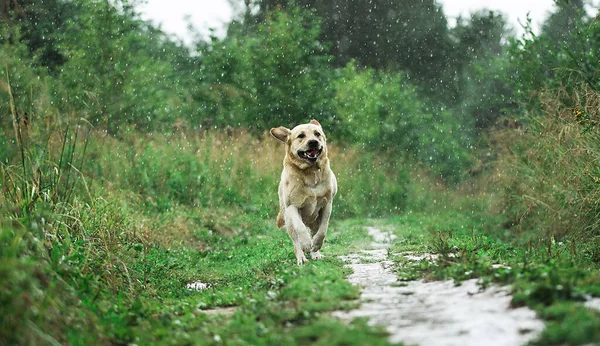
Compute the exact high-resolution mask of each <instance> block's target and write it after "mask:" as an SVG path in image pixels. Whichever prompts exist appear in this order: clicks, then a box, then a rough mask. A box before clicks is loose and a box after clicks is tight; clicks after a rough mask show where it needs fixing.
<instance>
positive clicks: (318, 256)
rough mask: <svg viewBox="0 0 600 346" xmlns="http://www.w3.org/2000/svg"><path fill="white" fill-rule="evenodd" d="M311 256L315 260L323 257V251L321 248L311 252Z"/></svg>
mask: <svg viewBox="0 0 600 346" xmlns="http://www.w3.org/2000/svg"><path fill="white" fill-rule="evenodd" d="M310 256H311V257H312V259H314V260H319V259H321V258H323V255H321V252H320V251H319V250H317V251H316V252H311V253H310Z"/></svg>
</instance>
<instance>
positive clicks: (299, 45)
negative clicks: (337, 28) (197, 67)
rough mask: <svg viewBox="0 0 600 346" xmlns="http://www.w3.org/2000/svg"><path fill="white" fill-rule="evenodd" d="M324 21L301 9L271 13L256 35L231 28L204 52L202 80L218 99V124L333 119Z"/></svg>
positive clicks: (262, 125)
mask: <svg viewBox="0 0 600 346" xmlns="http://www.w3.org/2000/svg"><path fill="white" fill-rule="evenodd" d="M318 35H319V21H318V19H317V18H316V17H315V16H314V15H312V14H311V13H310V12H308V11H302V10H300V9H298V8H295V9H293V10H290V11H289V12H284V11H274V12H272V13H269V15H268V16H267V18H266V20H265V22H264V23H261V24H259V25H258V26H257V27H256V28H255V30H253V31H251V32H250V33H248V32H247V28H246V27H244V26H241V25H238V26H235V25H232V26H231V27H230V32H229V35H228V36H227V37H226V38H225V39H224V40H222V41H218V40H216V39H215V40H214V41H213V42H212V44H211V45H210V46H209V49H208V51H206V52H202V53H203V55H204V59H203V63H204V64H205V65H204V66H205V67H204V70H203V76H202V82H203V83H205V84H207V85H209V88H210V89H211V90H212V91H213V94H217V95H223V96H224V97H220V96H219V97H217V98H216V101H217V102H215V110H216V114H214V117H215V123H216V124H218V125H222V126H226V125H233V126H236V127H237V126H242V127H245V128H258V129H265V128H269V127H274V126H279V125H282V124H298V123H302V122H305V121H306V119H310V118H313V117H315V118H318V119H320V120H322V121H327V120H329V119H330V118H331V117H332V114H331V106H330V105H329V101H330V100H331V98H332V97H331V95H332V90H331V89H328V84H329V75H330V72H329V71H328V69H327V68H328V62H329V60H330V58H329V57H328V56H327V54H326V50H325V47H324V46H322V45H321V44H320V43H319V41H318V40H317V38H318Z"/></svg>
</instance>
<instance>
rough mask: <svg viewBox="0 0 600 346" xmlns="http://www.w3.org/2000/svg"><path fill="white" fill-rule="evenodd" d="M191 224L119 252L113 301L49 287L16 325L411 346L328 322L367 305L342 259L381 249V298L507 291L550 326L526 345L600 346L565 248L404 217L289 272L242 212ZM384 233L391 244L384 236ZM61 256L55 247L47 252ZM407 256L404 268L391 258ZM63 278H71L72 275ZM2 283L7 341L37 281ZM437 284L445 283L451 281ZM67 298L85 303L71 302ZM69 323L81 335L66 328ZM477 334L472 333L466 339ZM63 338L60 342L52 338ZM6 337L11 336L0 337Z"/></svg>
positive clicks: (67, 285)
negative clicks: (460, 289) (124, 266)
mask: <svg viewBox="0 0 600 346" xmlns="http://www.w3.org/2000/svg"><path fill="white" fill-rule="evenodd" d="M176 220H179V219H178V218H177V219H176ZM194 222H195V221H194V220H193V219H188V220H187V221H177V223H176V225H177V227H172V228H171V229H170V231H169V232H165V235H167V234H168V236H169V237H171V238H172V239H170V240H169V241H164V240H163V242H162V243H161V244H158V243H151V242H150V243H147V244H146V245H139V246H138V245H136V244H137V243H135V242H131V243H130V244H132V245H131V246H127V247H126V248H125V247H124V248H122V249H118V251H120V252H119V254H118V255H119V256H121V257H119V260H127V261H128V263H129V266H128V268H129V269H128V272H126V273H121V274H123V275H127V276H126V278H129V277H131V280H130V281H126V283H127V282H128V284H126V285H123V287H124V290H122V291H120V292H118V293H117V294H115V293H113V292H95V293H94V292H92V293H93V294H92V295H90V294H89V293H88V292H84V293H85V294H83V293H82V294H80V295H75V293H76V292H75V290H76V289H77V290H82V291H83V290H85V289H86V286H85V285H86V281H78V282H71V281H64V282H63V283H60V284H57V283H54V281H49V283H46V284H47V285H48V286H47V287H45V288H44V291H43V292H44V294H45V296H44V298H43V300H41V302H42V303H40V305H35V306H34V308H35V309H37V310H31V309H32V308H30V311H33V312H31V313H30V315H24V317H22V319H21V321H28V322H27V323H29V324H28V325H31V326H33V327H35V329H33V327H31V330H33V331H34V332H35V333H38V334H39V336H33V337H28V338H29V339H27V340H34V341H35V340H38V341H39V340H54V341H57V342H58V343H65V344H72V345H88V344H98V343H106V344H138V345H148V344H160V345H273V344H276V345H284V344H285V345H307V344H311V345H367V344H368V345H387V344H390V340H391V341H394V342H395V341H401V340H408V341H409V342H418V340H417V341H415V340H416V339H403V338H399V337H398V338H396V337H393V338H391V339H390V338H389V333H388V332H390V331H391V330H390V329H389V328H388V330H387V331H386V329H385V325H381V326H377V325H370V323H369V320H368V319H367V318H356V319H352V320H351V321H349V320H350V319H340V318H337V317H335V316H333V315H334V313H333V312H335V311H337V313H335V314H338V316H339V314H345V313H348V314H351V312H350V311H353V310H355V309H357V308H359V307H360V306H361V304H360V297H361V290H360V288H359V287H358V286H356V285H352V284H351V283H350V282H348V280H347V279H346V278H347V277H348V276H349V275H351V274H352V272H353V270H352V269H351V268H348V267H346V266H345V265H346V262H344V261H343V260H342V259H340V256H348V255H349V254H357V253H360V251H361V250H364V249H369V248H373V247H375V248H379V249H378V250H377V249H376V250H377V251H376V253H377V254H379V256H380V257H381V258H379V259H377V258H371V259H368V258H367V259H366V260H365V259H364V258H363V259H362V260H363V261H364V262H377V261H381V260H384V261H386V264H387V265H386V266H385V267H381V265H380V264H377V263H375V264H376V266H379V267H378V268H380V269H381V270H382V271H381V274H382V275H383V274H385V277H384V278H383V279H384V281H386V280H387V281H388V282H386V283H383V285H387V286H386V287H388V288H385V287H384V288H383V289H384V290H387V289H389V290H391V291H394V292H395V293H397V294H399V295H398V296H395V297H394V299H395V300H396V301H395V302H394V304H403V303H408V302H410V301H411V300H412V301H414V299H410V298H411V297H410V296H413V297H412V298H414V297H419V298H420V299H422V300H426V299H428V298H429V297H431V298H435V299H438V300H439V299H440V298H443V295H441V294H440V292H439V291H440V290H451V289H453V288H454V287H455V285H454V283H456V284H459V283H463V286H464V287H466V288H467V290H468V291H469V293H471V294H473V295H475V296H477V295H478V294H479V291H478V288H477V287H479V285H481V286H483V287H490V286H492V285H505V284H510V285H511V287H512V289H511V293H512V297H507V296H506V294H505V292H504V293H503V294H504V299H505V300H504V304H505V305H506V304H508V302H510V305H511V307H514V308H519V307H525V306H527V307H529V308H531V309H533V310H534V311H535V313H536V315H537V316H538V317H539V318H541V319H543V320H544V321H545V324H546V329H544V330H543V331H542V332H541V333H540V334H539V336H538V337H537V339H535V340H533V341H532V342H531V344H532V345H580V344H593V343H594V342H596V341H597V340H600V315H599V314H598V312H597V310H594V309H590V308H587V307H585V306H584V304H583V302H584V300H586V299H588V298H589V297H592V296H598V295H599V294H600V289H599V288H598V287H600V275H599V274H598V270H597V269H598V268H595V267H590V266H589V265H587V266H586V265H584V264H582V263H586V262H577V259H576V258H574V257H573V256H572V255H571V254H570V252H569V251H568V250H569V246H568V245H565V244H560V243H556V244H550V246H549V247H548V248H546V247H544V248H543V250H541V249H540V248H536V247H534V248H531V249H528V248H527V247H517V246H514V245H511V243H510V242H508V241H500V240H499V239H501V236H500V235H499V236H494V237H492V236H490V234H493V233H492V232H491V231H490V230H486V229H484V227H485V226H484V225H483V224H482V222H481V220H478V219H477V218H474V217H473V216H471V215H469V216H467V215H464V214H457V213H450V212H449V213H446V214H439V215H431V214H409V215H405V216H402V217H396V218H390V219H383V220H367V219H348V220H343V221H340V220H334V222H333V223H332V225H331V227H330V231H329V234H328V237H327V239H326V243H325V245H324V248H323V254H324V255H325V258H324V259H323V260H319V261H310V262H309V263H308V264H306V265H302V266H297V265H296V264H295V258H294V256H293V251H292V245H291V242H290V240H289V239H288V236H287V235H286V234H285V232H283V231H281V230H277V229H276V228H275V227H274V225H273V221H272V220H264V219H262V218H257V217H255V216H248V215H240V216H235V217H231V218H230V219H228V220H227V223H224V224H216V225H215V226H214V227H208V226H204V227H202V226H200V227H198V226H195V224H194ZM224 225H235V227H232V226H224ZM367 225H371V226H373V227H374V228H372V229H371V230H375V229H378V230H381V233H380V236H381V234H384V236H383V238H385V239H387V240H391V243H389V244H386V246H387V245H389V248H384V249H381V247H380V246H379V245H381V244H379V245H378V244H377V243H381V241H382V240H381V239H380V240H376V241H375V244H373V242H374V240H373V237H372V236H369V235H368V233H367V229H366V227H365V226H367ZM177 232H180V234H178V233H177ZM386 232H389V233H388V234H390V235H388V236H385V234H386ZM371 233H372V234H374V233H373V232H371ZM2 234H3V237H4V236H6V240H8V241H12V240H11V239H13V237H14V236H13V235H12V233H10V231H4V233H2ZM391 234H393V235H394V236H395V237H393V236H391ZM2 239H4V238H2ZM385 239H384V240H385ZM6 244H8V243H6ZM23 244H25V243H23ZM165 244H169V245H168V246H166V245H165ZM58 250H60V249H59V248H56V247H55V250H54V251H58ZM408 252H410V253H411V254H412V257H411V256H408V257H407V256H405V255H396V254H406V253H408ZM373 253H374V254H375V252H373ZM425 253H435V254H438V257H437V258H435V260H428V259H432V258H433V257H429V256H425V257H424V258H423V256H421V259H424V260H415V259H417V258H418V255H419V254H425ZM390 254H391V255H390ZM549 254H551V255H549ZM8 255H9V253H8V252H7V253H5V254H4V256H5V257H6V256H8ZM51 255H52V257H51V260H52V261H54V260H56V261H58V262H57V264H53V262H50V263H49V265H56V266H57V268H58V269H59V270H60V269H61V268H62V267H60V265H61V264H60V263H61V262H60V261H63V262H64V261H74V260H77V259H78V258H79V257H77V256H79V254H78V253H76V252H73V253H65V254H64V255H61V253H59V252H57V253H56V255H55V254H54V253H52V254H51ZM111 256H116V254H112V255H111ZM81 258H82V259H84V260H85V259H86V258H84V257H81ZM6 263H9V262H6ZM10 263H13V265H14V263H18V262H10ZM31 263H34V262H31ZM35 263H37V262H35ZM85 263H93V262H91V261H90V262H85ZM372 264H373V263H372ZM499 264H501V265H499ZM27 265H28V266H24V267H22V271H24V273H27V270H30V269H31V270H33V273H34V274H35V273H37V272H38V271H39V270H46V269H44V267H39V268H41V269H36V268H38V267H35V266H32V265H30V264H27ZM36 265H37V264H36ZM6 268H9V267H6ZM6 268H5V269H6ZM28 268H29V269H28ZM117 269H118V268H117ZM14 273H16V272H14ZM117 273H118V272H117ZM134 274H135V276H134ZM15 275H16V274H15ZM24 275H25V274H23V275H22V276H23V277H26V276H24ZM36 275H39V274H36ZM66 278H67V279H68V280H71V279H69V276H66ZM380 278H382V277H380ZM388 279H389V280H388ZM10 280H11V281H10V282H11V283H13V284H11V285H4V284H3V286H2V287H4V289H6V288H8V289H10V290H12V291H8V294H7V293H6V292H5V293H2V294H3V295H2V297H4V298H6V299H9V300H3V301H5V302H8V304H4V305H3V306H2V309H3V311H4V314H3V316H9V318H5V319H4V320H3V323H4V328H3V331H6V332H9V330H10V329H9V328H7V327H6V326H10V323H15V325H17V326H20V325H22V323H21V324H17V323H18V321H19V320H18V319H17V318H21V317H20V316H19V315H18V314H17V313H18V311H23V310H18V309H16V308H15V306H16V305H15V304H16V303H15V302H18V301H19V300H18V299H16V298H15V297H24V296H25V295H26V294H32V293H28V292H34V293H35V292H38V291H35V290H34V288H35V287H36V286H34V285H37V283H36V282H35V281H31V280H28V281H16V277H15V278H11V279H10ZM84 280H88V278H87V277H86V278H84ZM133 280H135V282H134V281H133ZM419 280H425V281H433V280H441V281H436V284H437V285H442V286H443V285H446V286H444V287H441V286H440V287H441V288H437V289H432V290H431V289H430V293H429V294H424V295H422V294H420V293H419V292H418V289H416V288H415V287H414V285H420V283H421V282H422V281H419ZM444 280H451V281H450V283H451V284H448V281H444ZM18 282H29V284H30V285H32V286H31V287H33V288H31V289H30V291H25V288H23V287H25V286H17V285H16V284H14V283H18ZM193 282H201V283H203V284H206V285H207V286H206V287H204V286H203V287H202V289H200V290H190V289H188V287H187V285H188V284H189V283H193ZM41 284H43V282H41V283H40V285H41ZM89 287H93V286H89ZM476 288H477V290H476ZM67 290H72V291H67ZM88 290H89V288H88ZM365 291H366V290H363V293H364V292H365ZM492 292H493V290H492ZM463 296H464V294H463ZM75 297H83V298H82V299H81V298H80V300H78V301H77V302H76V303H74V302H71V300H74V298H75ZM4 298H3V299H4ZM34 298H35V297H34ZM403 298H406V299H403ZM10 299H12V300H10ZM36 299H37V298H36ZM417 300H418V299H417ZM442 300H443V299H442ZM21 301H24V300H21ZM363 303H364V302H363ZM11 304H12V305H11ZM434 304H437V303H434ZM461 304H462V303H461ZM363 305H366V304H363ZM388 305H390V304H388ZM223 309H225V310H223ZM457 311H460V310H458V309H457ZM383 312H384V311H382V314H381V315H383ZM34 313H35V314H37V315H33V314H34ZM58 313H60V315H58ZM465 314H467V312H465ZM450 315H452V314H450ZM450 315H444V316H446V317H447V316H450ZM349 316H351V315H349ZM363 316H364V317H368V316H367V315H363ZM440 316H442V315H441V314H440ZM351 317H355V316H351ZM472 320H473V319H472ZM467 321H469V320H467ZM55 322H60V323H65V325H67V326H69V327H68V329H65V330H64V334H52V331H53V330H54V329H52V328H50V326H51V325H52V324H51V323H55ZM66 323H69V324H66ZM74 323H77V325H78V326H79V327H77V328H73V327H71V326H73V325H74ZM411 323H412V325H413V326H417V327H423V326H426V325H425V323H428V322H426V321H423V324H420V323H419V321H418V319H416V320H414V319H413V321H412V322H411ZM436 323H438V322H436ZM438 324H439V323H438ZM454 324H457V325H458V326H459V327H460V328H465V326H468V325H469V324H468V322H464V321H463V322H461V321H459V322H456V323H454ZM480 327H481V326H475V325H471V327H468V328H471V329H477V328H480ZM522 327H523V328H522V330H521V331H522V332H525V333H526V334H527V332H528V329H532V330H533V328H532V327H528V326H522ZM26 328H29V327H26ZM397 329H398V330H397V331H398V332H399V333H400V334H402V333H405V334H406V333H408V328H407V327H405V326H400V327H399V328H397ZM392 332H394V331H392ZM425 332H426V329H421V331H418V330H417V331H416V332H414V333H413V334H416V335H419V334H423V333H425ZM430 334H431V333H430ZM19 335H20V336H19V337H23V336H24V335H25V334H22V333H21V334H19ZM57 335H58V336H57ZM61 335H64V338H59V336H61ZM0 336H1V337H2V338H6V336H4V335H0ZM11 337H12V336H10V335H9V336H8V338H6V340H11V339H9V338H11ZM2 338H0V341H1V340H2ZM52 338H54V339H52ZM40 342H41V341H40ZM425 344H433V343H429V342H426V343H425ZM465 344H466V343H465ZM509 344H510V343H508V344H506V345H509Z"/></svg>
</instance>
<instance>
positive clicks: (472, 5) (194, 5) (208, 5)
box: [138, 0, 598, 43]
mask: <svg viewBox="0 0 600 346" xmlns="http://www.w3.org/2000/svg"><path fill="white" fill-rule="evenodd" d="M238 1H241V0H238ZM324 1H326V0H324ZM356 1H364V0H356ZM596 2H598V0H596ZM438 3H440V4H442V5H443V8H444V13H446V15H447V16H448V17H449V22H450V24H451V25H453V24H454V19H455V18H456V17H457V16H458V15H463V17H466V18H468V16H469V13H471V12H473V11H477V10H481V9H490V10H498V11H500V12H502V13H503V14H505V15H506V16H507V17H508V19H509V23H511V25H512V26H513V27H514V28H515V30H516V32H517V33H521V32H522V30H521V26H520V25H519V21H521V22H522V23H525V18H526V15H527V13H528V12H529V13H530V16H531V18H532V21H533V24H534V30H535V29H538V28H539V25H540V24H541V23H542V22H543V20H544V19H545V18H546V17H547V16H548V14H549V13H550V11H552V9H553V8H554V1H553V0H501V1H497V0H438ZM138 10H139V11H140V12H141V13H142V18H144V19H147V20H151V21H153V22H154V23H155V24H159V25H160V26H161V27H162V29H163V30H164V31H166V32H167V33H170V34H174V35H176V36H178V37H179V38H181V39H183V40H184V41H185V42H187V43H190V42H191V37H190V35H189V31H188V23H187V22H186V20H185V19H184V17H185V16H186V15H189V16H190V18H191V22H192V24H193V25H194V27H195V28H196V29H197V30H198V31H199V32H200V33H202V34H203V35H205V36H206V37H207V36H208V34H209V30H208V28H214V29H215V33H216V34H217V36H223V35H224V33H225V26H226V24H227V23H228V22H229V21H230V20H231V17H232V16H233V12H234V11H233V10H232V8H231V6H230V4H229V2H228V1H227V0H146V3H145V4H144V3H142V4H140V5H139V7H138Z"/></svg>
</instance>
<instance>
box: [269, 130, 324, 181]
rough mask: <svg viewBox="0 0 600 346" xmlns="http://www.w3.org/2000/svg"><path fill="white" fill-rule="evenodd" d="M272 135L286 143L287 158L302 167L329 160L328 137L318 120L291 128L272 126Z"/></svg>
mask: <svg viewBox="0 0 600 346" xmlns="http://www.w3.org/2000/svg"><path fill="white" fill-rule="evenodd" d="M271 135H273V137H275V138H277V139H278V140H280V141H282V142H283V143H285V145H286V151H287V159H288V160H290V161H291V162H292V163H293V164H294V165H296V166H298V167H299V168H300V169H306V168H308V167H311V166H314V165H317V166H319V165H320V164H321V163H322V162H324V161H326V160H327V137H325V133H324V132H323V128H322V127H321V124H319V122H318V121H316V120H311V121H310V123H308V124H302V125H298V126H296V127H294V128H293V129H291V130H290V129H288V128H285V127H283V126H280V127H277V128H272V129H271Z"/></svg>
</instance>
